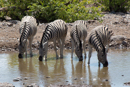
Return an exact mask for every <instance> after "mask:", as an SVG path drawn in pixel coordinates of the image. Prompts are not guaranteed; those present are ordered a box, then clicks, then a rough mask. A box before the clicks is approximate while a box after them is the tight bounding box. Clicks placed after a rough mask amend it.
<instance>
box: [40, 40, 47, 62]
mask: <svg viewBox="0 0 130 87" xmlns="http://www.w3.org/2000/svg"><path fill="white" fill-rule="evenodd" d="M47 47H48V43H47V42H45V43H44V44H42V43H40V47H39V61H42V60H43V57H44V55H46V54H47Z"/></svg>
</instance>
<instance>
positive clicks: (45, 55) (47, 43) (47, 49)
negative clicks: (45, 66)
mask: <svg viewBox="0 0 130 87" xmlns="http://www.w3.org/2000/svg"><path fill="white" fill-rule="evenodd" d="M45 49H46V54H45V61H47V52H48V42H47V46H46V47H45Z"/></svg>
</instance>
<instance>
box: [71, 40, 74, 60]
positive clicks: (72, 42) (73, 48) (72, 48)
mask: <svg viewBox="0 0 130 87" xmlns="http://www.w3.org/2000/svg"><path fill="white" fill-rule="evenodd" d="M71 42H72V48H71V49H72V50H71V59H73V52H74V41H73V39H72V38H71Z"/></svg>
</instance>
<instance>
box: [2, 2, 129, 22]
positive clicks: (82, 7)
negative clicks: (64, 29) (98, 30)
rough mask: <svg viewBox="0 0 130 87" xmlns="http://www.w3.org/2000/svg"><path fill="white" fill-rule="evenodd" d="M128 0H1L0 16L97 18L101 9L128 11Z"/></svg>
mask: <svg viewBox="0 0 130 87" xmlns="http://www.w3.org/2000/svg"><path fill="white" fill-rule="evenodd" d="M129 6H130V1H129V0H18V1H16V0H1V1H0V7H1V9H0V17H1V18H3V17H4V16H9V17H11V18H12V19H17V20H21V18H22V17H23V16H25V15H32V16H34V17H35V18H37V19H38V20H40V21H42V22H51V21H53V20H55V19H63V20H64V21H66V22H73V21H75V20H88V19H99V17H101V16H102V15H101V11H100V10H99V9H101V8H102V10H103V11H122V12H126V11H128V9H129Z"/></svg>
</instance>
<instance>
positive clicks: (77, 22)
mask: <svg viewBox="0 0 130 87" xmlns="http://www.w3.org/2000/svg"><path fill="white" fill-rule="evenodd" d="M87 23H88V21H86V20H76V21H75V22H74V24H84V25H85V26H86V28H87Z"/></svg>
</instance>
